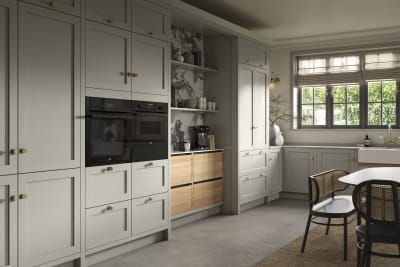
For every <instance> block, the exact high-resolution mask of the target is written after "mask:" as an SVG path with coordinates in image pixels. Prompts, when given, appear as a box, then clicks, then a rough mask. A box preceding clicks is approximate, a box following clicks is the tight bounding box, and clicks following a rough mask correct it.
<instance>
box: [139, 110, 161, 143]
mask: <svg viewBox="0 0 400 267" xmlns="http://www.w3.org/2000/svg"><path fill="white" fill-rule="evenodd" d="M135 142H138V143H149V142H152V143H168V115H167V114H161V113H144V112H143V113H137V115H136V121H135Z"/></svg>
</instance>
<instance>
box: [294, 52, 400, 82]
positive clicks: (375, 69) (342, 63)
mask: <svg viewBox="0 0 400 267" xmlns="http://www.w3.org/2000/svg"><path fill="white" fill-rule="evenodd" d="M296 66H297V69H296V80H295V82H296V85H297V86H299V87H301V86H308V85H322V84H339V83H360V82H361V81H363V80H378V79H400V49H392V50H387V49H386V50H378V51H369V52H354V53H352V54H348V53H347V54H334V55H333V54H327V55H315V56H299V57H297V58H296Z"/></svg>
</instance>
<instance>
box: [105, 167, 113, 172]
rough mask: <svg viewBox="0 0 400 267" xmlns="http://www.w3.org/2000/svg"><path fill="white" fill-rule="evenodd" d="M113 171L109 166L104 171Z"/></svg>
mask: <svg viewBox="0 0 400 267" xmlns="http://www.w3.org/2000/svg"><path fill="white" fill-rule="evenodd" d="M113 170H114V169H113V167H111V166H110V167H107V168H106V171H109V172H111V171H113Z"/></svg>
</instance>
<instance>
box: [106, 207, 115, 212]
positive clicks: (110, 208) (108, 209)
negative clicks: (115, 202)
mask: <svg viewBox="0 0 400 267" xmlns="http://www.w3.org/2000/svg"><path fill="white" fill-rule="evenodd" d="M113 209H114V208H113V206H107V208H106V211H112V210H113Z"/></svg>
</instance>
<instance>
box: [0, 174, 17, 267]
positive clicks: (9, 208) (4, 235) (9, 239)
mask: <svg viewBox="0 0 400 267" xmlns="http://www.w3.org/2000/svg"><path fill="white" fill-rule="evenodd" d="M17 198H18V197H17V175H9V176H0V240H1V242H0V266H1V267H16V266H17V227H18V221H17Z"/></svg>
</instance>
